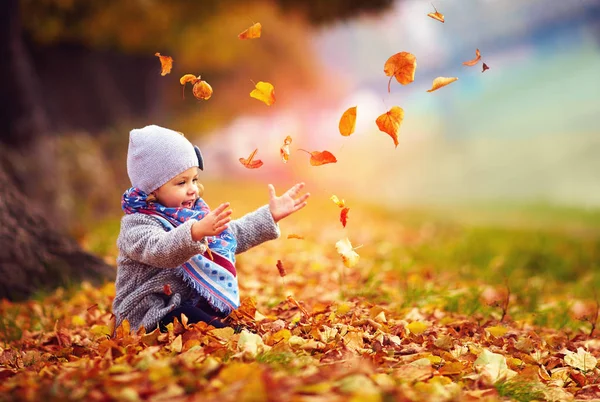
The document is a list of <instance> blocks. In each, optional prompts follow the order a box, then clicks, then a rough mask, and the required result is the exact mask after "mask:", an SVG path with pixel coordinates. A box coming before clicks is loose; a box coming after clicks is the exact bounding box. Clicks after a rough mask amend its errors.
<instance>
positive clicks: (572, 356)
mask: <svg viewBox="0 0 600 402" xmlns="http://www.w3.org/2000/svg"><path fill="white" fill-rule="evenodd" d="M565 363H567V364H568V365H569V366H571V367H575V368H576V369H578V370H581V371H590V370H593V369H594V368H596V365H597V364H598V360H597V359H596V358H595V357H594V356H593V355H592V354H591V353H590V352H588V351H586V350H585V349H583V348H582V347H579V348H577V353H575V352H571V351H570V350H566V351H565Z"/></svg>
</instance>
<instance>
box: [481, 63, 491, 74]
mask: <svg viewBox="0 0 600 402" xmlns="http://www.w3.org/2000/svg"><path fill="white" fill-rule="evenodd" d="M489 69H490V68H489V67H488V65H487V64H485V63H483V69H482V70H481V72H482V73H483V72H485V70H489Z"/></svg>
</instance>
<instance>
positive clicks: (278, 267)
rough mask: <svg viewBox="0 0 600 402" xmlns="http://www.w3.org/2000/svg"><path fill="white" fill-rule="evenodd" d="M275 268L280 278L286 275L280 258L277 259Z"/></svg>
mask: <svg viewBox="0 0 600 402" xmlns="http://www.w3.org/2000/svg"><path fill="white" fill-rule="evenodd" d="M277 270H278V271H279V276H281V277H282V278H283V277H284V276H285V275H286V272H285V267H284V266H283V263H282V262H281V260H277Z"/></svg>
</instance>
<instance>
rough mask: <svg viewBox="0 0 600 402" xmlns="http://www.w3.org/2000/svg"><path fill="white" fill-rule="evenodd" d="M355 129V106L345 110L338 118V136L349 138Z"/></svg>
mask: <svg viewBox="0 0 600 402" xmlns="http://www.w3.org/2000/svg"><path fill="white" fill-rule="evenodd" d="M355 127H356V106H353V107H351V108H349V109H348V110H346V111H345V112H344V114H342V117H341V118H340V123H339V129H340V134H342V135H343V136H346V137H347V136H349V135H350V134H352V133H353V132H354V129H355Z"/></svg>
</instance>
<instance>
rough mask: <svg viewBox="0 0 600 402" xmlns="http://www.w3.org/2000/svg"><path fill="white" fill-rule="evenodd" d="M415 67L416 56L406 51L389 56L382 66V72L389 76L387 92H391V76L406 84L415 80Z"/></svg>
mask: <svg viewBox="0 0 600 402" xmlns="http://www.w3.org/2000/svg"><path fill="white" fill-rule="evenodd" d="M416 69H417V58H416V57H415V56H414V55H413V54H411V53H408V52H400V53H396V54H395V55H393V56H391V57H390V58H389V59H387V61H386V62H385V65H384V66H383V72H384V73H385V75H387V76H388V77H390V80H389V81H388V92H391V88H390V84H391V82H392V77H396V80H397V81H398V82H399V83H400V84H402V85H407V84H410V83H411V82H413V81H414V80H415V70H416Z"/></svg>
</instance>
